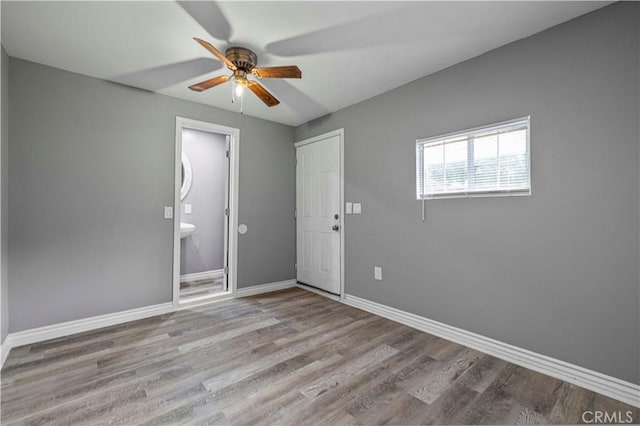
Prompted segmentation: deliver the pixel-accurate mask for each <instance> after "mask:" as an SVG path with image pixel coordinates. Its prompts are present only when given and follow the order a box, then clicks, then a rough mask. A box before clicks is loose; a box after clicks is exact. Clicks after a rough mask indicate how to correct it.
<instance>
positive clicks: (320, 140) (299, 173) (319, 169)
mask: <svg viewBox="0 0 640 426" xmlns="http://www.w3.org/2000/svg"><path fill="white" fill-rule="evenodd" d="M295 146H296V259H297V260H296V271H297V272H296V274H297V277H296V278H297V280H298V282H299V283H300V284H303V285H306V286H309V287H312V288H315V289H318V290H321V291H323V292H326V293H330V294H332V295H335V296H340V297H342V296H343V295H344V256H343V253H344V209H343V206H344V130H343V129H339V130H336V131H334V132H330V133H326V134H324V135H320V136H317V137H314V138H311V139H307V140H304V141H300V142H297V143H296V144H295Z"/></svg>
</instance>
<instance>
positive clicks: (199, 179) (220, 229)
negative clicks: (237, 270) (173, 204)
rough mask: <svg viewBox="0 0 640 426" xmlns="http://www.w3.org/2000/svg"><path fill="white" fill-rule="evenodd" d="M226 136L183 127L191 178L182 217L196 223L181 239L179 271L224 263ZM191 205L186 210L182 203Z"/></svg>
mask: <svg viewBox="0 0 640 426" xmlns="http://www.w3.org/2000/svg"><path fill="white" fill-rule="evenodd" d="M226 150H227V147H226V137H225V135H221V134H218V133H210V132H203V131H201V130H194V129H183V130H182V152H183V153H185V154H186V155H187V157H189V161H190V163H191V170H192V173H193V179H192V182H191V189H190V190H189V193H188V194H187V196H186V197H185V198H184V199H183V200H182V203H181V215H182V216H181V221H182V222H187V223H191V224H193V225H195V226H196V229H195V231H194V232H193V233H192V234H191V235H189V236H187V237H185V238H182V239H181V240H180V247H181V248H180V275H186V274H194V273H198V272H207V271H216V270H220V269H222V268H223V267H224V264H223V262H224V220H225V215H224V208H225V205H224V204H225V188H226V184H227V171H226V166H227V164H226V163H227V162H226V158H227V157H226V154H225V153H226ZM187 204H188V205H190V206H191V214H187V213H186V210H185V205H187Z"/></svg>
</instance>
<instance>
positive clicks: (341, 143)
mask: <svg viewBox="0 0 640 426" xmlns="http://www.w3.org/2000/svg"><path fill="white" fill-rule="evenodd" d="M334 136H338V139H339V143H338V144H339V146H340V188H339V189H340V300H343V299H344V297H345V289H344V288H345V282H344V234H345V220H344V128H340V129H336V130H333V131H331V132H327V133H323V134H321V135H318V136H314V137H312V138H308V139H304V140H301V141H298V142H296V143H295V144H294V146H295V148H296V154H295V155H296V157H295V158H296V169H297V167H298V164H297V158H298V148H299V147H301V146H304V145H309V144H312V143H314V142H319V141H322V140H325V139H328V138H331V137H334ZM297 192H298V182H297V179H296V208H297V206H298V199H297ZM296 216H297V215H296ZM296 220H297V219H296ZM297 232H298V224H297V223H296V264H298V250H297V244H298V235H297ZM297 274H298V272H297V271H296V278H297ZM318 292H319V290H318ZM322 294H324V293H322ZM326 296H329V297H332V295H330V294H329V293H326Z"/></svg>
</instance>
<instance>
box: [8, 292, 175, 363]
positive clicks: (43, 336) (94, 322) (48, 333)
mask: <svg viewBox="0 0 640 426" xmlns="http://www.w3.org/2000/svg"><path fill="white" fill-rule="evenodd" d="M173 310H174V309H173V303H170V302H169V303H161V304H159V305H152V306H147V307H144V308H136V309H130V310H127V311H122V312H116V313H113V314H106V315H99V316H95V317H90V318H84V319H80V320H75V321H67V322H62V323H59V324H53V325H47V326H45V327H38V328H32V329H30V330H24V331H18V332H16V333H9V335H7V338H6V339H5V341H4V344H3V348H2V356H3V357H5V356H6V355H5V354H4V352H5V348H6V349H7V352H9V349H11V348H15V347H18V346H23V345H30V344H32V343H37V342H43V341H45V340H49V339H57V338H59V337H64V336H69V335H71V334H76V333H82V332H84V331H90V330H96V329H98V328H103V327H109V326H111V325H116V324H121V323H124V322H129V321H135V320H139V319H143V318H148V317H152V316H155V315H161V314H166V313H167V312H172V311H173Z"/></svg>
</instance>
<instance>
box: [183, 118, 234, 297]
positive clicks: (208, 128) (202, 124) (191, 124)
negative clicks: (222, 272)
mask: <svg viewBox="0 0 640 426" xmlns="http://www.w3.org/2000/svg"><path fill="white" fill-rule="evenodd" d="M183 128H188V129H195V130H202V131H205V132H212V133H220V134H223V135H227V136H229V139H230V143H229V200H228V203H229V207H228V208H229V225H228V241H229V246H228V248H227V251H228V252H227V253H228V254H227V255H228V266H229V273H228V275H227V291H226V292H224V293H221V294H220V295H218V296H212V297H211V298H209V299H208V300H213V299H215V298H216V297H229V295H232V296H235V294H236V288H237V255H238V233H237V231H236V230H237V228H238V176H239V174H238V172H239V170H238V166H239V158H238V157H239V156H238V153H239V146H240V130H239V129H236V128H234V127H227V126H222V125H219V124H214V123H208V122H206V121H199V120H192V119H190V118H184V117H176V143H175V148H176V150H175V164H174V172H175V180H174V199H173V210H174V212H173V307H174V309H178V308H179V306H180V210H179V209H180V201H181V200H180V187H181V182H182V172H181V167H182V164H181V161H182V160H181V159H182V129H183Z"/></svg>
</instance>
